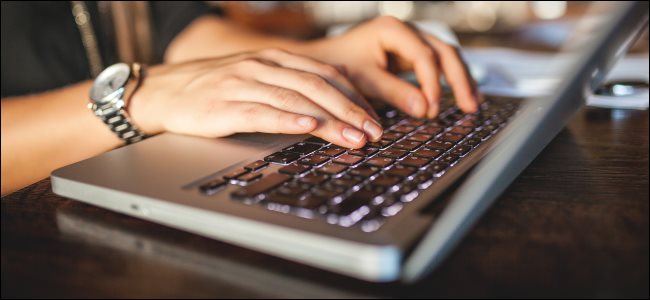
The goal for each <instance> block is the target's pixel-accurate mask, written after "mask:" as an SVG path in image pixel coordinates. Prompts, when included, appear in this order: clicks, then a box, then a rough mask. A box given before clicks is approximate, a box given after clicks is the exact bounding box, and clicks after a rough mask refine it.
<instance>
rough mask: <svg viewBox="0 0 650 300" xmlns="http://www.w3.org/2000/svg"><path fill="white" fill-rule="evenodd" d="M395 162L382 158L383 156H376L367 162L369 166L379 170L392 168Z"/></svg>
mask: <svg viewBox="0 0 650 300" xmlns="http://www.w3.org/2000/svg"><path fill="white" fill-rule="evenodd" d="M393 162H395V160H394V159H392V158H388V157H381V156H375V157H373V158H371V159H369V160H367V161H366V163H367V164H369V165H372V166H375V167H378V168H382V169H383V168H385V167H388V166H390V165H391V164H392V163H393Z"/></svg>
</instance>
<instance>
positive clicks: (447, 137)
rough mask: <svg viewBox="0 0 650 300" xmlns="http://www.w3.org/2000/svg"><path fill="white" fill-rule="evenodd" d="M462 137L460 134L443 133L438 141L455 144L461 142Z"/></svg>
mask: <svg viewBox="0 0 650 300" xmlns="http://www.w3.org/2000/svg"><path fill="white" fill-rule="evenodd" d="M463 137H464V135H461V134H455V133H451V132H445V133H443V134H442V135H441V136H440V137H439V139H440V140H441V141H445V142H451V143H456V142H458V141H460V140H462V139H463Z"/></svg>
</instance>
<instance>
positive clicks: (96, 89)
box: [88, 63, 145, 144]
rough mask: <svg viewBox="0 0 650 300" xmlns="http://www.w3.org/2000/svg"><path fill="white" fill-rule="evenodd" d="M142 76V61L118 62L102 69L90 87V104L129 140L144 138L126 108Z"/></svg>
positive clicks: (96, 113)
mask: <svg viewBox="0 0 650 300" xmlns="http://www.w3.org/2000/svg"><path fill="white" fill-rule="evenodd" d="M141 77H142V66H141V65H140V64H137V63H134V64H131V65H129V64H126V63H117V64H114V65H112V66H110V67H108V68H106V69H105V70H104V71H102V72H101V73H100V74H99V76H97V78H96V79H95V82H94V83H93V86H92V88H91V89H90V103H88V108H90V109H91V110H92V111H93V112H94V113H95V115H96V116H97V117H99V118H100V119H101V120H102V121H103V122H104V123H105V124H106V125H108V127H109V128H110V129H111V130H112V131H113V132H114V133H115V134H116V135H117V136H118V137H119V138H121V139H123V140H124V141H125V142H126V143H127V144H131V143H135V142H138V141H140V140H142V139H144V138H145V135H144V134H143V133H142V132H141V131H140V130H139V129H138V128H137V127H136V126H135V125H134V124H133V123H132V122H131V119H130V118H129V115H128V113H127V111H126V108H127V105H128V100H129V98H130V96H131V95H133V93H134V92H135V90H136V89H137V88H138V86H139V85H140V79H141ZM127 86H128V88H127ZM127 90H128V91H129V95H128V97H127V95H126V92H127Z"/></svg>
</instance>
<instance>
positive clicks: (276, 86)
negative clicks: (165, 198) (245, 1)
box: [129, 49, 382, 148]
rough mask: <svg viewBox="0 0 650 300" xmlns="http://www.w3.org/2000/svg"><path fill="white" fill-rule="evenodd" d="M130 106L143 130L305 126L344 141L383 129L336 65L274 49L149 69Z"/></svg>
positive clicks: (355, 142)
mask: <svg viewBox="0 0 650 300" xmlns="http://www.w3.org/2000/svg"><path fill="white" fill-rule="evenodd" d="M129 112H130V114H131V117H132V119H133V121H134V123H135V124H137V125H138V127H139V128H140V129H141V130H143V131H144V132H145V133H147V134H154V133H158V132H162V131H170V132H176V133H183V134H191V135H199V136H206V137H222V136H227V135H231V134H233V133H236V132H268V133H287V134H306V133H311V134H313V135H315V136H318V137H320V138H322V139H325V140H327V141H330V142H332V143H335V144H337V145H340V146H343V147H347V148H359V147H362V146H363V145H364V144H365V143H366V142H367V141H368V140H371V141H377V140H379V139H380V137H381V134H382V128H381V126H380V125H379V123H377V121H376V120H375V118H376V114H375V113H374V111H372V108H371V107H370V105H369V104H368V103H367V102H366V100H365V99H364V98H363V96H361V95H360V94H359V93H358V92H357V91H356V89H355V88H354V86H353V85H352V84H351V83H350V82H349V81H348V80H347V78H346V77H345V76H344V75H343V74H341V72H340V71H339V69H337V68H336V67H334V66H331V65H328V64H324V63H321V62H318V61H316V60H313V59H311V58H306V57H302V56H297V55H293V54H290V53H288V52H285V51H283V50H277V49H268V50H262V51H257V52H251V53H243V54H236V55H233V56H227V57H221V58H215V59H207V60H200V61H193V62H187V63H182V64H175V65H160V66H156V67H152V68H149V69H148V70H147V74H146V75H145V77H144V78H143V81H142V85H141V86H140V88H139V89H138V90H137V91H136V93H135V94H134V95H133V97H132V98H131V103H130V104H129ZM371 115H373V116H371Z"/></svg>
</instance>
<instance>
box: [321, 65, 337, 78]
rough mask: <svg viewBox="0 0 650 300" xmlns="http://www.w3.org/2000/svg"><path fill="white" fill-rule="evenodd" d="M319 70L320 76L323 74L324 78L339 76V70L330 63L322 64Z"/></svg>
mask: <svg viewBox="0 0 650 300" xmlns="http://www.w3.org/2000/svg"><path fill="white" fill-rule="evenodd" d="M319 72H320V74H321V75H322V76H324V77H326V78H338V77H340V76H341V73H340V72H339V70H338V69H337V68H336V67H334V66H332V65H327V64H323V65H322V66H321V67H320V71H319Z"/></svg>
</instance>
